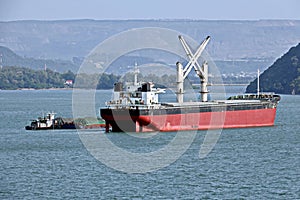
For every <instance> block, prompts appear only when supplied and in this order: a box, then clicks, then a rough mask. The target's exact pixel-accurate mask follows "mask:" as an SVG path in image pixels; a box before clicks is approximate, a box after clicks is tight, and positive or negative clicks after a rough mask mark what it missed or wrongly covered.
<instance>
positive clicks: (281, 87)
mask: <svg viewBox="0 0 300 200" xmlns="http://www.w3.org/2000/svg"><path fill="white" fill-rule="evenodd" d="M256 88H257V79H255V80H254V81H252V82H251V83H250V84H249V85H248V87H247V89H246V92H248V93H249V92H250V93H251V92H256V90H257V89H256ZM260 91H263V92H275V93H279V94H292V93H295V94H300V43H299V44H298V45H297V46H295V47H292V48H291V49H290V50H289V51H288V52H287V53H286V54H284V55H283V56H282V57H281V58H279V59H277V60H276V61H275V62H274V64H273V65H271V66H270V67H269V68H268V69H267V70H266V71H264V72H263V73H262V74H261V75H260Z"/></svg>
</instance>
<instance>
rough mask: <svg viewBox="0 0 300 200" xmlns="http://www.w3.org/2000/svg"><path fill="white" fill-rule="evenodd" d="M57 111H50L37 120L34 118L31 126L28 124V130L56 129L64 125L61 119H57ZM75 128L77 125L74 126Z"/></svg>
mask: <svg viewBox="0 0 300 200" xmlns="http://www.w3.org/2000/svg"><path fill="white" fill-rule="evenodd" d="M55 114H56V113H53V112H51V113H48V114H47V116H46V117H45V116H44V117H39V118H38V119H36V120H32V122H31V124H30V126H26V127H25V129H26V130H43V129H44V130H46V129H54V128H58V127H60V126H61V125H62V123H61V121H60V120H55V119H54V117H55ZM74 128H75V127H74Z"/></svg>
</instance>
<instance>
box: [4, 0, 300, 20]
mask: <svg viewBox="0 0 300 200" xmlns="http://www.w3.org/2000/svg"><path fill="white" fill-rule="evenodd" d="M28 19H37V20H59V19H99V20H101V19H221V20H226V19H230V20H234V19H249V20H257V19H298V20H300V1H299V0H206V1H202V0H48V1H47V0H0V21H10V20H28Z"/></svg>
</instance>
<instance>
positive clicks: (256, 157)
mask: <svg viewBox="0 0 300 200" xmlns="http://www.w3.org/2000/svg"><path fill="white" fill-rule="evenodd" d="M110 96H111V93H110V91H98V92H97V93H96V99H97V101H96V102H97V105H96V107H99V106H102V105H104V101H105V100H106V99H109V98H110ZM71 99H72V91H68V90H67V91H64V90H58V91H55V90H52V91H51V90H39V91H0V116H1V120H0V136H1V137H0V160H1V164H0V165H1V166H0V170H1V171H0V172H1V173H0V199H46V198H50V199H66V198H67V199H83V198H89V199H299V198H300V189H299V185H300V167H299V166H300V159H299V158H300V145H299V144H300V136H299V132H300V131H299V130H300V127H299V122H300V114H299V113H300V107H299V103H300V96H283V97H282V101H281V102H280V104H279V107H278V112H277V118H276V122H275V124H276V125H275V126H274V127H262V128H247V129H228V130H223V132H222V134H221V137H220V138H219V141H218V143H217V144H216V146H215V147H214V149H213V151H212V152H211V153H210V154H209V155H208V156H207V157H206V158H204V159H199V157H198V155H199V149H200V144H201V143H202V141H203V139H204V136H205V133H206V132H205V131H199V132H198V133H197V135H196V138H195V140H194V142H193V143H192V145H191V146H190V148H189V149H188V150H187V151H186V152H185V153H184V154H183V155H182V156H181V157H180V158H179V159H178V160H177V161H176V162H174V163H172V164H170V165H169V166H167V167H165V168H162V169H160V170H157V171H153V172H148V173H145V174H128V173H124V172H119V171H116V170H114V169H112V168H109V167H107V166H106V165H104V164H102V163H101V162H99V161H98V160H96V159H95V158H94V157H93V156H91V154H90V153H89V152H88V151H87V149H86V148H85V147H84V145H83V144H82V142H81V140H80V138H79V136H78V134H77V132H76V131H75V130H49V131H25V129H24V126H25V125H27V124H28V123H29V120H30V119H34V118H36V117H37V116H40V115H41V114H42V112H43V111H44V113H46V112H47V111H55V112H57V113H58V115H60V116H64V117H72V101H71ZM91 132H92V131H91ZM97 134H104V133H103V132H100V131H98V132H97ZM175 135H176V133H159V134H157V135H155V136H153V137H150V138H143V139H140V138H134V139H133V138H132V137H131V136H129V135H124V134H120V133H113V134H109V135H107V137H108V138H109V139H110V140H111V141H112V142H113V143H115V144H116V145H118V146H120V147H122V148H125V147H127V149H128V150H130V151H133V152H149V151H153V150H155V149H158V148H162V147H163V146H164V145H166V144H168V143H169V141H170V140H171V139H172V138H174V137H175ZM139 140H141V141H139ZM139 144H142V145H139ZM145 144H146V145H145ZM107 156H108V157H109V156H110V155H107Z"/></svg>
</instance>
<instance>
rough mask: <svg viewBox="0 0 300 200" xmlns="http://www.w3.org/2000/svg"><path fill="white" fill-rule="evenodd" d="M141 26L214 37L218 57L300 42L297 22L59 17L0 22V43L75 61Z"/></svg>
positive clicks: (265, 54)
mask: <svg viewBox="0 0 300 200" xmlns="http://www.w3.org/2000/svg"><path fill="white" fill-rule="evenodd" d="M143 27H161V28H167V29H173V30H177V31H179V32H181V33H182V34H186V35H189V36H190V37H192V38H194V39H195V40H197V41H199V42H200V41H202V39H203V38H204V37H206V36H207V35H210V36H211V37H212V40H211V42H210V45H209V47H208V51H209V53H210V54H211V55H212V56H213V58H214V59H215V60H238V59H247V58H260V59H261V58H266V59H268V58H273V59H274V58H276V57H278V56H279V55H280V54H281V52H283V51H286V50H287V49H288V48H289V47H290V46H292V45H295V44H297V43H298V42H299V35H300V21H299V20H257V21H256V20H255V21H246V20H242V21H238V20H228V21H224V20H223V21H222V20H58V21H36V20H29V21H10V22H0V30H1V31H0V45H1V46H6V47H8V48H10V49H12V50H13V51H14V52H16V53H17V54H19V55H22V56H27V57H34V58H50V59H57V58H59V59H63V60H72V59H73V57H85V56H86V55H87V54H88V53H89V52H90V51H91V50H92V49H93V48H94V47H95V46H96V45H98V44H99V43H100V42H102V41H104V40H105V39H107V38H109V37H110V36H112V35H115V34H118V33H120V32H123V31H126V30H129V29H133V28H143Z"/></svg>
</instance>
